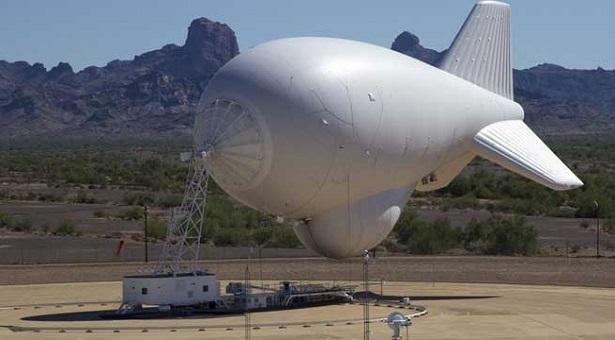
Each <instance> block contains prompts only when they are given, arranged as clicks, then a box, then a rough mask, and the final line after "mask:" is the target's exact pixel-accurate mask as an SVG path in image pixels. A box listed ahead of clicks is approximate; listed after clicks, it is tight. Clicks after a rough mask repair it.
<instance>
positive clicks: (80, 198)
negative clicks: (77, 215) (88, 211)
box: [71, 191, 96, 204]
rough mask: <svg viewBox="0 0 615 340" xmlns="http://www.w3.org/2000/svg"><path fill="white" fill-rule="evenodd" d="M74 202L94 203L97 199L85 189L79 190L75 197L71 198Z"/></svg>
mask: <svg viewBox="0 0 615 340" xmlns="http://www.w3.org/2000/svg"><path fill="white" fill-rule="evenodd" d="M71 201H72V202H73V203H81V204H94V203H96V200H95V199H94V198H93V197H90V196H88V194H87V193H86V192H85V191H78V192H77V194H76V195H75V197H73V199H72V200H71Z"/></svg>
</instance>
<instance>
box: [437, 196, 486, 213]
mask: <svg viewBox="0 0 615 340" xmlns="http://www.w3.org/2000/svg"><path fill="white" fill-rule="evenodd" d="M479 206H480V204H479V202H478V199H476V197H473V196H463V197H458V198H445V199H443V200H442V201H441V202H440V209H441V210H442V211H448V210H450V209H477V208H479Z"/></svg>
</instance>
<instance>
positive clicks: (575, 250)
mask: <svg viewBox="0 0 615 340" xmlns="http://www.w3.org/2000/svg"><path fill="white" fill-rule="evenodd" d="M579 250H581V246H580V245H578V244H573V245H572V247H570V253H571V254H576V253H578V252H579Z"/></svg>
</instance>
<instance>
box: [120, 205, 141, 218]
mask: <svg viewBox="0 0 615 340" xmlns="http://www.w3.org/2000/svg"><path fill="white" fill-rule="evenodd" d="M116 216H117V217H118V218H120V219H122V220H126V221H138V220H140V219H142V218H143V208H141V207H130V208H128V209H123V210H121V211H120V212H119V213H118V214H117V215H116Z"/></svg>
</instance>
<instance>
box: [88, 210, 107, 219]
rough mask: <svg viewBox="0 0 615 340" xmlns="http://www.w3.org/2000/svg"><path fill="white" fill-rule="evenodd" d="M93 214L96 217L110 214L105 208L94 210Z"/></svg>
mask: <svg viewBox="0 0 615 340" xmlns="http://www.w3.org/2000/svg"><path fill="white" fill-rule="evenodd" d="M92 215H93V216H94V217H96V218H103V217H108V216H109V214H108V213H107V212H106V211H104V210H94V212H93V213H92Z"/></svg>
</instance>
